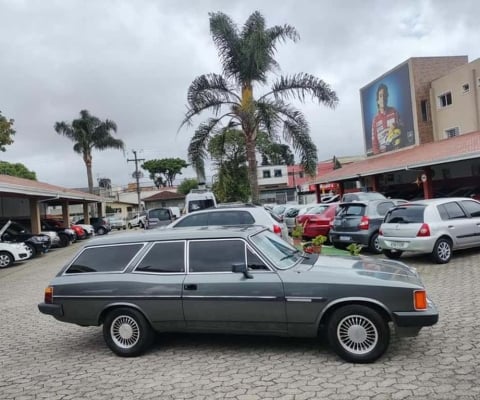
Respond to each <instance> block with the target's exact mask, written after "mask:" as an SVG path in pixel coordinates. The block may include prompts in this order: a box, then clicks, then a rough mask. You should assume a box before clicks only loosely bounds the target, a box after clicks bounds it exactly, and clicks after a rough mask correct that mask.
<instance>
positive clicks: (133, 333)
mask: <svg viewBox="0 0 480 400" xmlns="http://www.w3.org/2000/svg"><path fill="white" fill-rule="evenodd" d="M103 337H104V339H105V343H106V344H107V346H108V347H109V348H110V350H112V351H113V352H114V353H115V354H117V355H119V356H121V357H136V356H139V355H141V354H142V353H144V352H145V350H146V349H147V348H148V347H149V346H150V345H151V343H152V341H153V331H152V328H151V327H150V324H149V323H148V321H147V320H146V319H145V317H144V316H143V315H142V314H141V313H140V312H139V311H137V310H135V309H133V308H117V309H114V310H112V311H110V312H109V313H108V314H107V317H106V318H105V321H104V323H103Z"/></svg>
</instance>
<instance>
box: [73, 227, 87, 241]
mask: <svg viewBox="0 0 480 400" xmlns="http://www.w3.org/2000/svg"><path fill="white" fill-rule="evenodd" d="M70 229H72V230H73V231H74V232H75V237H76V240H83V239H86V238H87V237H88V235H87V232H85V229H83V228H82V227H81V226H80V225H70Z"/></svg>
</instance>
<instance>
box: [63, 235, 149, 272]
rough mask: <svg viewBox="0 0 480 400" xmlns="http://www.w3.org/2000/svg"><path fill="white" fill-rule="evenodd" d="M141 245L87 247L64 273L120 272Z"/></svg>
mask: <svg viewBox="0 0 480 400" xmlns="http://www.w3.org/2000/svg"><path fill="white" fill-rule="evenodd" d="M142 247H143V243H135V244H122V245H112V246H98V247H88V248H86V249H85V250H83V251H82V252H81V253H80V254H79V255H78V257H77V258H75V260H73V262H72V264H70V266H69V267H68V268H67V270H66V271H65V273H66V274H78V273H83V272H121V271H123V270H124V269H125V268H126V267H127V266H128V264H130V262H131V261H132V259H133V258H134V257H135V256H136V255H137V253H138V252H139V251H140V249H141V248H142Z"/></svg>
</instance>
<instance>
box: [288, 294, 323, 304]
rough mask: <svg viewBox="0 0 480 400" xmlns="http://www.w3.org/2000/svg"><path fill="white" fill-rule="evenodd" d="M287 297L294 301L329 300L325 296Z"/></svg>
mask: <svg viewBox="0 0 480 400" xmlns="http://www.w3.org/2000/svg"><path fill="white" fill-rule="evenodd" d="M285 299H286V300H287V301H289V302H292V303H313V302H323V301H327V299H326V298H325V297H293V296H288V297H285Z"/></svg>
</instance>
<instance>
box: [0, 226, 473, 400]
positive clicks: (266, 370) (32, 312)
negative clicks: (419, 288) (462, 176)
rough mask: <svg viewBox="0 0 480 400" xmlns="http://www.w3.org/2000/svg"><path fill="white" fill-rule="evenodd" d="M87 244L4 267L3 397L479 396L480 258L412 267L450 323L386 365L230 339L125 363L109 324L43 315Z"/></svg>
mask: <svg viewBox="0 0 480 400" xmlns="http://www.w3.org/2000/svg"><path fill="white" fill-rule="evenodd" d="M115 234H116V233H115ZM119 234H121V233H119ZM80 245H81V244H74V245H73V246H70V247H68V248H65V249H57V250H53V251H52V252H51V253H50V254H47V255H45V256H41V257H39V258H37V259H34V260H29V261H28V262H25V263H24V264H21V265H17V266H14V267H11V268H8V269H4V270H0V326H1V338H2V340H1V341H0V398H2V400H3V399H6V400H11V399H12V400H13V399H14V400H20V399H25V400H31V399H34V400H38V399H49V400H52V399H53V400H57V399H58V400H60V399H62V400H68V399H95V400H103V399H108V400H110V399H120V400H124V399H125V400H127V399H128V400H131V399H162V400H164V399H166V400H169V399H175V400H178V399H184V400H190V399H192V400H207V399H208V400H211V399H225V398H231V399H234V400H256V399H262V400H263V399H265V400H268V399H275V400H278V399H292V400H303V399H316V398H322V399H323V398H328V399H335V400H340V399H352V398H358V399H362V400H365V399H372V400H373V399H375V400H377V399H380V400H385V399H410V398H415V399H416V400H422V399H435V400H441V399H448V400H450V399H460V400H474V399H480V386H479V385H478V382H479V381H480V351H479V350H480V335H478V331H479V328H480V318H479V317H478V310H479V309H480V252H479V251H478V250H471V251H467V252H461V253H455V254H454V257H453V258H452V261H451V262H450V263H449V264H446V265H435V264H431V263H430V261H429V260H428V258H425V257H407V258H405V259H402V261H405V262H407V263H408V264H410V265H412V266H415V267H416V268H417V269H418V270H419V272H420V274H421V276H422V279H423V281H424V283H425V285H426V286H427V289H428V292H429V294H430V297H431V298H432V299H433V300H434V301H435V302H436V303H437V306H438V308H439V311H440V321H439V323H438V324H437V325H435V326H433V327H429V328H425V329H423V330H422V331H421V333H420V335H419V336H418V337H416V338H405V339H399V338H397V337H396V336H395V335H393V337H392V343H391V347H390V348H389V350H388V352H387V353H386V355H385V356H384V357H382V358H381V359H380V360H378V361H377V362H376V363H375V364H368V365H353V364H348V363H345V362H343V361H341V360H340V359H339V358H338V357H336V356H335V355H334V354H333V353H332V352H331V350H330V349H329V348H328V346H327V345H326V344H325V343H320V342H319V341H318V340H313V339H291V338H273V337H247V336H220V335H186V334H168V335H159V337H158V340H157V342H156V344H155V345H154V346H153V348H152V349H151V350H150V351H149V352H148V353H147V354H145V355H144V356H142V357H138V358H135V359H124V358H120V357H117V356H115V355H113V354H112V353H111V352H110V351H109V350H108V349H107V348H106V346H105V344H104V342H103V338H102V331H101V328H100V327H86V328H85V327H79V326H76V325H69V324H64V323H61V322H58V321H55V320H54V319H53V318H51V317H48V316H45V315H42V314H40V313H39V311H38V309H37V303H39V302H40V301H42V298H43V289H44V287H45V286H46V285H47V284H48V282H49V281H50V279H51V278H52V277H53V276H54V275H55V274H56V273H57V271H58V270H59V269H60V267H61V266H62V265H63V264H64V263H65V262H66V261H67V260H68V259H69V258H70V257H71V255H72V254H73V253H74V252H75V250H76V249H77V248H78V247H79V246H80Z"/></svg>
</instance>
